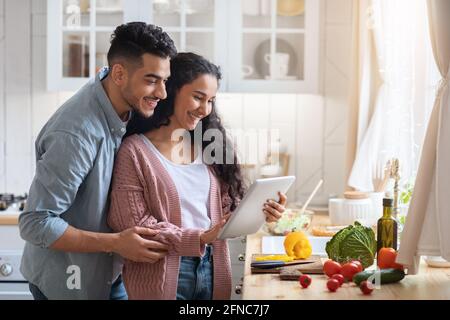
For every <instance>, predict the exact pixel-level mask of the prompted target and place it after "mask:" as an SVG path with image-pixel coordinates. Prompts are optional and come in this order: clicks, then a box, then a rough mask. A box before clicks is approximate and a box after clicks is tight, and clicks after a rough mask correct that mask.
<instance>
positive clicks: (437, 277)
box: [242, 216, 450, 300]
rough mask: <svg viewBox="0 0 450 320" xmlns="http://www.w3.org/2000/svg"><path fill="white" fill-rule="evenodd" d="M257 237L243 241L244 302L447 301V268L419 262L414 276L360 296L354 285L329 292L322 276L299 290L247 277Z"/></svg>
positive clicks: (322, 219)
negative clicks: (244, 256)
mask: <svg viewBox="0 0 450 320" xmlns="http://www.w3.org/2000/svg"><path fill="white" fill-rule="evenodd" d="M327 222H328V217H327V216H315V217H314V219H313V224H314V225H318V224H320V225H326V224H327ZM263 235H264V234H263V233H257V234H254V235H251V236H248V237H247V249H246V257H247V258H246V261H245V274H244V284H243V294H242V298H243V299H244V300H284V299H286V300H322V299H323V300H325V299H326V300H329V299H334V300H344V299H345V300H348V299H352V300H359V299H364V300H435V299H436V300H441V299H442V300H444V299H445V300H449V299H450V268H430V267H428V266H427V265H426V264H425V262H423V261H422V263H421V266H420V272H419V274H417V275H410V276H406V277H405V279H403V280H402V281H401V282H399V283H394V284H385V285H381V288H380V289H379V290H374V291H373V292H372V294H371V295H368V296H366V295H363V294H362V293H361V291H360V290H359V288H358V287H356V286H355V285H354V284H344V285H343V286H342V287H341V288H339V289H338V290H337V292H329V291H328V289H327V287H326V282H327V279H328V278H327V277H326V276H325V275H311V278H312V284H311V286H310V287H309V288H307V289H302V288H301V286H300V285H299V283H298V282H297V281H281V280H280V279H279V276H278V275H277V274H251V271H250V262H251V261H250V260H251V256H252V254H255V253H261V238H262V236H263Z"/></svg>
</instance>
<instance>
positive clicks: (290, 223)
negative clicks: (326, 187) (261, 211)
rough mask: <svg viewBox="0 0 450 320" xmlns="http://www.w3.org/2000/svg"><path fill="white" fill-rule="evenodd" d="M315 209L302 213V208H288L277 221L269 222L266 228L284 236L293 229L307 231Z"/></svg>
mask: <svg viewBox="0 0 450 320" xmlns="http://www.w3.org/2000/svg"><path fill="white" fill-rule="evenodd" d="M313 215H314V211H311V210H305V212H304V213H303V214H300V209H291V208H287V209H286V211H284V212H283V215H282V217H281V218H280V219H279V220H278V221H277V222H267V223H266V224H265V225H264V229H265V231H266V232H267V233H269V234H271V235H274V236H284V235H286V234H287V233H289V232H291V231H303V232H306V231H307V230H308V229H309V227H310V226H311V222H312V218H313Z"/></svg>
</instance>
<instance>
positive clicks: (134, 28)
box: [108, 22, 177, 67]
mask: <svg viewBox="0 0 450 320" xmlns="http://www.w3.org/2000/svg"><path fill="white" fill-rule="evenodd" d="M145 53H150V54H153V55H156V56H158V57H160V58H173V57H174V56H175V55H176V54H177V49H176V47H175V44H174V43H173V40H172V39H171V38H170V37H169V35H168V34H167V33H166V32H164V31H163V30H162V29H161V28H160V27H158V26H155V25H152V24H147V23H145V22H129V23H126V24H122V25H120V26H118V27H117V28H116V30H114V33H113V34H112V35H111V47H110V48H109V51H108V64H109V66H110V67H112V64H113V62H114V60H116V59H119V58H121V59H125V60H126V61H129V62H132V63H137V64H140V63H141V62H142V55H144V54H145Z"/></svg>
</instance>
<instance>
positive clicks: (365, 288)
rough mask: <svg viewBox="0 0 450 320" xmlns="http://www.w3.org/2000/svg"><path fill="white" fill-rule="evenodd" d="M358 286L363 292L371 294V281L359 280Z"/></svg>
mask: <svg viewBox="0 0 450 320" xmlns="http://www.w3.org/2000/svg"><path fill="white" fill-rule="evenodd" d="M359 288H360V289H361V291H362V293H364V294H371V293H372V291H373V288H374V286H373V283H372V282H369V281H367V280H366V281H363V282H361V284H360V285H359Z"/></svg>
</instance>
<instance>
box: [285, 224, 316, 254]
mask: <svg viewBox="0 0 450 320" xmlns="http://www.w3.org/2000/svg"><path fill="white" fill-rule="evenodd" d="M284 249H285V250H286V254H287V255H288V256H289V257H295V259H308V258H309V257H310V256H311V254H312V246H311V243H310V242H309V240H308V237H307V236H306V235H305V234H304V233H303V232H300V231H293V232H290V233H288V234H287V235H286V238H285V239H284Z"/></svg>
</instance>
